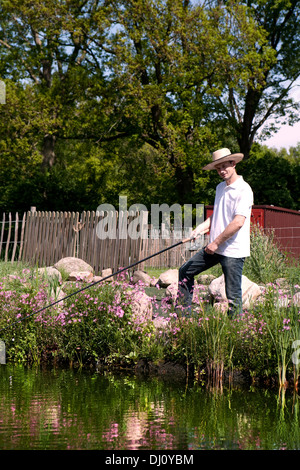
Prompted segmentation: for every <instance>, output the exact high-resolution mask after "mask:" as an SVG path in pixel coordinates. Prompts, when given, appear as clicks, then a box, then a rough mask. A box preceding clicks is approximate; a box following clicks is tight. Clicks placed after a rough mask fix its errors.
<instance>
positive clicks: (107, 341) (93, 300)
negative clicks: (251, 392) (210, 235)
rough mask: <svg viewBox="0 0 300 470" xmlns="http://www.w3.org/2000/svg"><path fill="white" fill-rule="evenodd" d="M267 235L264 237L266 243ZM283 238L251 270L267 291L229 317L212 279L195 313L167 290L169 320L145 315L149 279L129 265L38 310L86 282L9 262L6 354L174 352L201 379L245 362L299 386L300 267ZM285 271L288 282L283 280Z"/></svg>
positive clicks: (138, 355) (1, 292) (86, 359)
mask: <svg viewBox="0 0 300 470" xmlns="http://www.w3.org/2000/svg"><path fill="white" fill-rule="evenodd" d="M256 237H262V234H256ZM256 242H257V243H258V240H257V239H256ZM263 242H264V239H263V237H262V239H261V240H260V245H261V244H262V243H263ZM275 248H276V247H275ZM275 248H274V247H273V245H272V244H269V246H268V252H266V251H264V259H262V261H261V262H259V259H258V258H257V257H256V258H255V259H252V260H250V259H249V260H248V263H247V267H246V272H245V274H246V275H248V276H249V277H250V279H252V280H254V281H256V282H259V283H262V281H264V285H265V293H264V295H263V297H262V299H261V301H260V302H259V303H257V304H256V305H255V306H253V307H252V308H251V309H248V310H247V311H244V312H243V314H242V315H241V316H239V317H238V318H236V319H234V320H229V319H228V318H227V317H226V316H224V314H222V313H221V312H219V311H217V310H215V309H214V308H213V306H212V305H210V304H209V303H208V301H207V300H206V299H205V298H204V296H203V286H201V285H199V284H197V287H196V292H197V295H196V297H195V304H194V311H193V315H192V317H191V318H180V317H178V316H177V315H176V313H175V311H174V307H173V304H172V302H171V301H169V300H168V299H165V298H162V300H160V307H161V309H162V311H163V316H164V325H163V326H162V327H159V326H157V325H156V326H155V324H154V322H153V321H152V320H149V321H143V322H141V321H138V319H137V318H136V316H135V314H134V309H133V302H132V299H133V296H134V297H135V298H138V295H139V293H141V292H142V291H143V287H141V286H137V285H135V286H133V285H131V283H130V279H128V277H127V276H126V275H125V273H124V275H122V276H121V278H114V279H113V281H111V282H106V283H100V284H97V285H96V286H94V287H91V288H89V289H87V290H85V291H82V292H80V293H78V294H76V295H75V296H71V297H69V298H67V299H66V300H64V301H63V303H59V304H57V305H55V306H54V307H52V308H49V309H46V310H43V311H41V312H40V313H38V314H35V315H32V313H34V312H37V311H38V310H40V309H42V308H43V307H44V306H45V305H48V304H49V303H51V302H52V301H55V300H56V299H57V298H58V296H59V295H60V293H61V290H62V289H63V293H64V296H67V295H68V294H70V293H72V292H75V291H76V290H77V289H80V288H81V287H82V283H80V284H77V283H64V281H62V282H61V283H60V282H58V281H57V280H53V279H47V278H41V277H40V276H39V275H38V273H37V269H32V268H29V267H27V266H22V265H20V264H18V265H15V266H12V265H11V264H8V263H1V264H0V279H1V282H0V312H1V313H0V329H1V332H0V339H1V340H2V341H4V342H5V345H6V356H7V361H8V362H23V363H38V364H40V363H47V364H48V363H51V364H52V363H57V364H75V363H76V364H78V365H83V366H88V365H93V366H94V365H96V364H98V365H99V364H100V365H101V366H103V367H114V366H122V367H134V366H135V365H136V364H137V363H138V362H139V361H144V362H152V363H156V364H158V363H161V362H168V361H169V362H176V363H178V364H182V365H183V366H184V367H186V370H188V371H189V372H190V373H192V374H193V376H194V377H195V378H196V379H199V380H206V379H208V378H209V379H210V380H211V381H214V382H216V383H217V382H220V381H222V380H223V377H224V371H226V373H229V374H230V373H232V374H233V372H234V371H240V372H241V373H243V374H245V375H247V376H248V377H252V379H253V380H264V381H268V380H269V381H274V380H276V382H277V383H278V384H280V385H281V386H284V385H285V384H287V383H288V382H289V384H290V385H292V386H296V384H297V381H298V375H299V366H298V364H297V362H298V361H297V360H295V359H297V358H298V349H300V346H298V347H296V346H295V345H296V343H295V341H297V340H300V323H299V318H300V314H299V310H300V307H299V306H297V305H296V304H295V302H294V300H293V299H295V294H296V293H297V292H299V291H300V286H299V285H298V284H297V282H299V277H300V276H299V272H300V270H299V266H298V265H293V266H291V264H290V263H288V262H287V260H284V262H283V259H282V255H281V253H280V252H279V251H278V252H276V253H275V251H274V250H275ZM270 250H273V251H272V256H269V255H268V253H269V252H270ZM255 255H257V252H256V253H255ZM275 255H276V256H275ZM268 256H269V257H268ZM266 257H267V259H268V261H267V262H266ZM251 263H252V264H251ZM151 274H153V273H151ZM255 276H256V278H255ZM282 277H285V281H284V283H283V282H282V281H281V282H280V283H279V282H276V279H278V278H281V279H282ZM153 302H154V303H155V302H156V299H155V298H154V299H153ZM29 315H31V316H29ZM27 316H29V317H28V318H25V317H27ZM20 320H21V321H20ZM299 357H300V354H299Z"/></svg>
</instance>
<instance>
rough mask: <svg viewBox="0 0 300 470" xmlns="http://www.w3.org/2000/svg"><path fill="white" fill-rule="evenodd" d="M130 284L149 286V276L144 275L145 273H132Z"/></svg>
mask: <svg viewBox="0 0 300 470" xmlns="http://www.w3.org/2000/svg"><path fill="white" fill-rule="evenodd" d="M131 282H132V284H138V283H140V284H142V285H144V286H147V287H148V286H150V285H151V276H149V274H147V273H145V271H140V270H138V271H135V272H134V273H133V276H132V278H131Z"/></svg>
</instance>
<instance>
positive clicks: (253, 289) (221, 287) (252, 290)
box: [208, 274, 262, 308]
mask: <svg viewBox="0 0 300 470" xmlns="http://www.w3.org/2000/svg"><path fill="white" fill-rule="evenodd" d="M208 292H209V294H210V295H211V297H213V299H214V300H215V301H217V302H221V303H222V302H225V303H226V302H227V298H226V293H225V281H224V274H222V276H220V277H217V278H216V279H214V280H213V281H212V282H211V283H210V285H209V287H208ZM261 293H262V291H261V288H260V287H259V286H258V285H257V284H255V282H252V281H250V279H248V278H247V277H246V276H242V299H243V307H245V308H249V307H250V305H251V304H253V303H254V302H255V300H256V299H257V298H258V297H259V296H260V295H261Z"/></svg>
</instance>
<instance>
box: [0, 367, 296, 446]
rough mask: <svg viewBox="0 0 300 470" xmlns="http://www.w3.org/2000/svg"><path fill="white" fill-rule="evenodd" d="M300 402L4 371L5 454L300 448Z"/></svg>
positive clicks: (265, 393) (1, 420)
mask: <svg viewBox="0 0 300 470" xmlns="http://www.w3.org/2000/svg"><path fill="white" fill-rule="evenodd" d="M299 424H300V423H299V396H298V395H297V394H293V393H292V392H288V391H287V392H286V394H285V398H284V399H283V397H282V396H281V397H279V395H278V392H276V391H271V390H262V389H257V388H255V389H253V388H245V387H244V388H238V387H234V386H232V387H231V388H230V389H229V388H226V387H224V388H223V389H208V388H207V387H206V386H200V385H199V384H191V385H186V384H185V383H182V382H181V383H176V382H175V381H173V382H170V381H166V380H162V379H161V378H145V377H137V376H134V375H131V374H126V375H120V374H112V373H102V374H101V373H97V372H96V371H85V370H69V369H67V370H61V369H51V370H43V369H40V368H25V367H22V366H14V367H13V366H10V365H2V366H0V449H1V450H17V449H22V450H31V449H36V450H42V449H45V450H47V449H48V450H60V449H61V450H66V449H71V450H72V449H73V450H116V451H118V450H131V451H132V450H168V451H170V450H173V451H174V450H176V449H181V450H185V449H186V450H189V451H193V450H200V449H232V450H235V449H243V450H250V449H255V450H256V449H263V450H271V449H274V450H275V449H288V450H292V449H300V427H299Z"/></svg>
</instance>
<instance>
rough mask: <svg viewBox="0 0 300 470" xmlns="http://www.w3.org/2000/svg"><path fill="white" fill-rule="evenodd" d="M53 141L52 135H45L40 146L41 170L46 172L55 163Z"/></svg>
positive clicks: (54, 139)
mask: <svg viewBox="0 0 300 470" xmlns="http://www.w3.org/2000/svg"><path fill="white" fill-rule="evenodd" d="M55 141H56V138H55V136H54V135H52V134H50V135H49V134H47V135H45V136H44V139H43V146H42V152H41V153H42V155H43V161H42V170H43V171H46V170H48V169H49V168H51V167H52V166H53V165H54V162H55Z"/></svg>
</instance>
